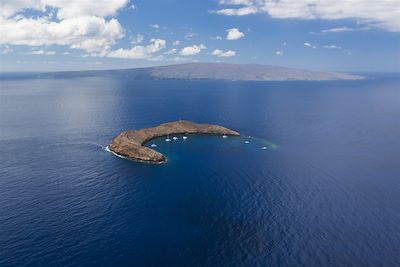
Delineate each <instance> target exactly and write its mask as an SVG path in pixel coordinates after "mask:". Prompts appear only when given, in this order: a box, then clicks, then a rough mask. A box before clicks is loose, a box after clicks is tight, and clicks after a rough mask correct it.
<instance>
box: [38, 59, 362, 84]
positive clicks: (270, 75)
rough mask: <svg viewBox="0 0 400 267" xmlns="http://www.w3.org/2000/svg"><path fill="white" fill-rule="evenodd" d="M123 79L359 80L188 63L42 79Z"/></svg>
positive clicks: (257, 67)
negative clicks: (92, 77) (97, 77)
mask: <svg viewBox="0 0 400 267" xmlns="http://www.w3.org/2000/svg"><path fill="white" fill-rule="evenodd" d="M90 76H94V77H96V76H101V77H124V78H130V79H134V80H225V81H233V80H234V81H329V80H359V79H363V78H364V77H362V76H359V75H354V74H349V73H338V72H323V71H311V70H302V69H295V68H287V67H281V66H271V65H260V64H227V63H187V64H177V65H168V66H155V67H146V68H134V69H120V70H97V71H69V72H52V73H43V74H40V75H39V77H42V78H68V77H90Z"/></svg>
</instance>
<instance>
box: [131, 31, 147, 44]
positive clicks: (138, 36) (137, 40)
mask: <svg viewBox="0 0 400 267" xmlns="http://www.w3.org/2000/svg"><path fill="white" fill-rule="evenodd" d="M129 40H130V41H131V44H133V45H135V44H140V43H142V42H143V40H144V36H143V35H142V34H140V33H138V34H136V35H135V36H131V37H129Z"/></svg>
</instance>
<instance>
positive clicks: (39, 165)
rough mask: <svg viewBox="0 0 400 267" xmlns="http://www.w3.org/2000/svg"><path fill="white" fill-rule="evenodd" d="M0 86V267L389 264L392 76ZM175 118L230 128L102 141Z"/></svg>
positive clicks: (398, 154)
mask: <svg viewBox="0 0 400 267" xmlns="http://www.w3.org/2000/svg"><path fill="white" fill-rule="evenodd" d="M0 86H1V88H0V148H1V152H0V266H2V267H5V266H400V77H399V76H397V77H396V76H393V77H392V76H377V77H375V78H373V79H368V80H364V81H342V82H338V81H336V82H222V81H133V80H129V79H121V78H115V79H113V78H98V77H97V78H96V77H92V78H76V79H47V80H46V79H29V78H24V79H17V78H15V77H14V78H10V79H4V77H3V80H2V81H0ZM177 119H188V120H193V121H196V122H209V123H216V124H222V125H225V126H227V127H230V128H232V129H236V130H238V131H240V132H241V133H242V134H243V136H242V137H239V138H227V139H223V138H221V137H216V136H214V137H201V136H190V137H189V139H188V140H186V141H183V140H182V139H179V140H177V141H174V142H171V143H165V141H163V139H158V140H155V141H154V142H155V143H156V144H158V148H157V149H159V150H160V151H161V152H162V153H164V154H165V155H166V156H167V157H168V163H167V164H164V165H149V164H142V163H138V162H133V161H128V160H123V159H120V158H118V157H115V156H114V155H112V154H110V153H108V152H107V151H105V149H104V148H105V147H106V145H107V144H108V143H109V142H110V140H111V139H112V138H113V137H114V136H115V135H117V134H118V133H119V132H120V131H122V130H127V129H137V128H143V127H150V126H155V125H157V124H159V123H163V122H166V121H172V120H177ZM245 140H249V141H250V143H249V144H245V143H244V141H245ZM262 146H268V149H267V150H262V149H261V147H262Z"/></svg>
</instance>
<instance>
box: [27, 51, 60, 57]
mask: <svg viewBox="0 0 400 267" xmlns="http://www.w3.org/2000/svg"><path fill="white" fill-rule="evenodd" d="M27 54H28V55H46V56H52V55H55V54H56V52H55V51H44V50H33V51H31V52H28V53H27Z"/></svg>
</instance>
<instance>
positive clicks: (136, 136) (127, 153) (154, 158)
mask: <svg viewBox="0 0 400 267" xmlns="http://www.w3.org/2000/svg"><path fill="white" fill-rule="evenodd" d="M178 134H209V135H225V136H228V135H231V136H239V135H240V134H239V133H238V132H236V131H233V130H230V129H228V128H225V127H223V126H219V125H212V124H197V123H194V122H191V121H185V120H179V121H174V122H168V123H164V124H160V125H158V126H157V127H152V128H146V129H141V130H129V131H124V132H122V133H120V134H119V135H118V136H117V137H115V138H114V139H113V140H112V142H111V144H110V145H108V150H109V151H111V152H113V153H114V154H116V155H118V156H120V157H124V158H128V159H131V160H137V161H142V162H148V163H163V162H165V161H166V157H165V156H164V155H163V154H161V153H160V152H157V151H155V150H153V149H151V148H148V147H146V146H144V144H145V143H147V142H149V141H150V140H152V139H154V138H158V137H163V136H167V137H168V138H167V139H166V140H167V141H170V140H171V139H170V138H169V136H170V135H178Z"/></svg>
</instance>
